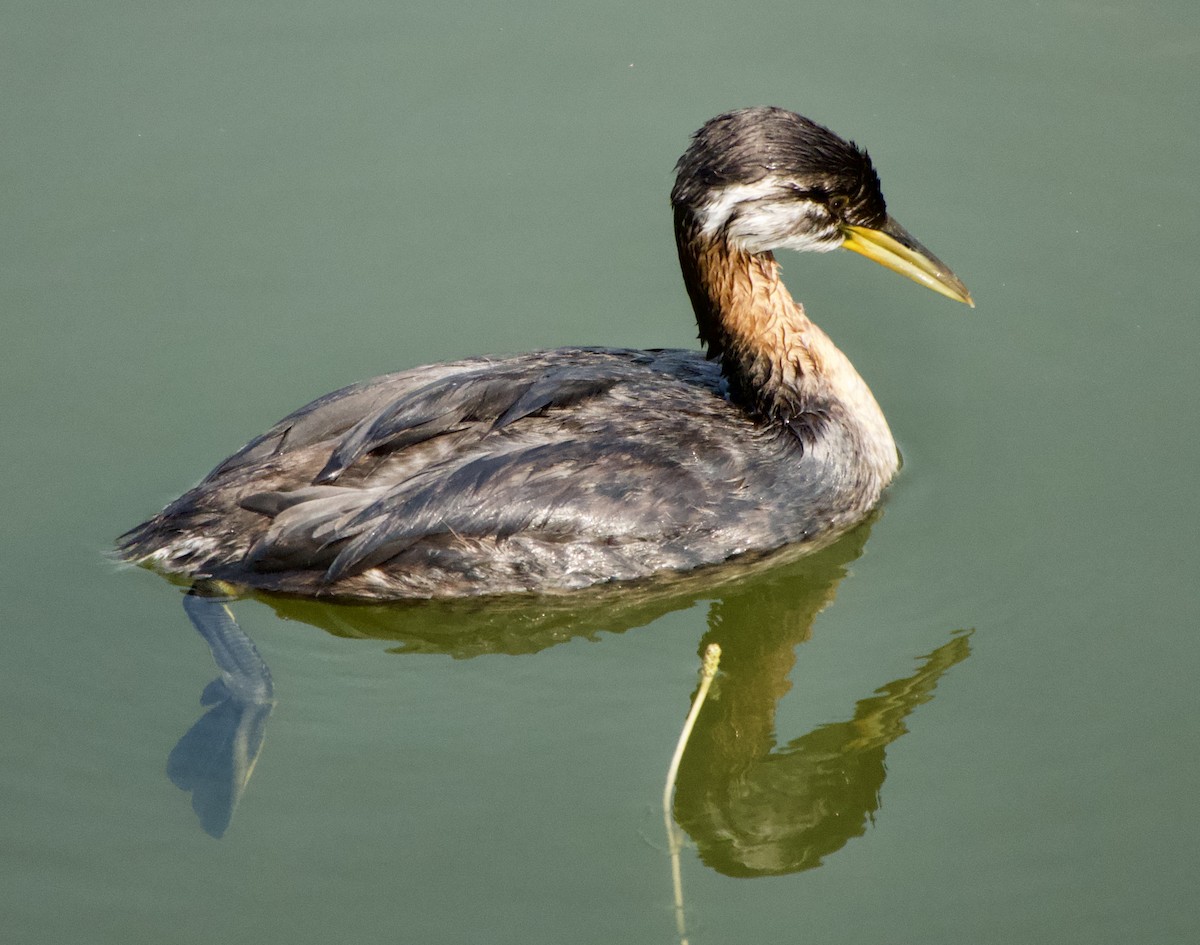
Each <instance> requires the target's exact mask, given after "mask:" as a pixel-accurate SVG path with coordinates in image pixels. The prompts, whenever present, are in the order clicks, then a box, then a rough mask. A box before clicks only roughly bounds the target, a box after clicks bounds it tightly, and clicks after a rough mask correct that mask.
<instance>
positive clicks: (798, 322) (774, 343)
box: [676, 221, 836, 423]
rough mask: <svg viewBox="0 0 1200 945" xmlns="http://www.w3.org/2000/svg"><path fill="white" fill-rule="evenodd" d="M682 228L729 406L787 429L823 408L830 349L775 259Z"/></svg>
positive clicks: (688, 268) (692, 292)
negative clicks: (786, 425) (825, 351)
mask: <svg viewBox="0 0 1200 945" xmlns="http://www.w3.org/2000/svg"><path fill="white" fill-rule="evenodd" d="M680 223H681V225H680V226H677V228H676V233H677V242H678V247H679V262H680V266H681V267H682V270H683V280H684V283H685V284H686V286H687V290H688V295H689V296H690V297H691V300H692V306H693V308H694V309H695V310H696V321H697V323H698V324H699V327H700V340H701V341H702V342H703V343H704V345H705V346H706V348H707V351H708V356H709V358H719V359H720V361H721V371H722V374H724V376H725V378H726V380H727V381H728V382H729V389H730V397H731V399H733V400H734V401H735V402H736V403H738V404H739V405H741V406H742V407H744V408H745V409H747V410H749V411H750V412H752V413H754V414H756V415H757V416H759V417H760V418H762V419H768V420H776V419H777V420H781V421H783V422H784V423H789V422H791V421H792V420H793V419H794V418H797V417H799V416H800V415H801V414H803V413H805V412H806V411H807V410H810V409H815V408H818V407H819V404H818V403H817V402H818V401H819V400H820V399H821V395H822V388H823V387H824V375H825V370H826V365H825V363H824V358H823V351H822V349H823V348H824V347H825V346H830V347H832V345H831V343H830V342H829V339H828V338H826V337H825V335H824V333H823V332H821V330H820V329H819V328H817V327H816V326H815V325H814V324H813V323H812V322H811V321H809V319H808V316H807V315H805V314H804V307H803V306H802V305H800V303H798V302H797V301H796V300H795V299H793V298H792V296H791V293H790V292H788V290H787V286H785V285H784V284H783V280H782V279H781V278H780V276H779V264H778V263H777V262H776V261H775V257H774V256H773V255H772V254H771V253H769V252H768V253H748V252H745V251H744V250H740V249H737V248H736V247H734V246H731V245H730V244H729V243H728V242H726V241H725V240H724V239H721V238H716V239H710V238H705V237H703V236H700V235H699V233H698V231H697V230H696V229H695V228H694V227H690V226H688V225H687V223H686V222H684V221H680ZM834 350H836V349H834Z"/></svg>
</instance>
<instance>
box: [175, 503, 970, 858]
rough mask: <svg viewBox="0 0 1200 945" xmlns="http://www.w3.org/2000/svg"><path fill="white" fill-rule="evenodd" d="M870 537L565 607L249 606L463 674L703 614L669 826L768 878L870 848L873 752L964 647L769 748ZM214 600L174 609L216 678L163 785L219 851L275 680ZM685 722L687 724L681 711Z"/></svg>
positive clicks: (518, 603)
mask: <svg viewBox="0 0 1200 945" xmlns="http://www.w3.org/2000/svg"><path fill="white" fill-rule="evenodd" d="M870 527H871V523H870V522H868V523H865V524H863V525H861V526H859V527H858V528H856V529H855V530H854V531H852V532H850V533H849V534H847V535H845V536H843V537H842V538H841V539H840V540H838V541H837V542H835V543H833V544H832V545H830V546H828V547H826V548H824V549H822V550H820V551H818V552H816V553H814V554H809V555H805V556H796V555H789V554H788V553H787V552H784V553H781V554H776V555H772V556H768V557H766V558H762V559H757V560H739V561H737V562H735V563H732V564H729V565H726V566H724V567H721V568H716V569H706V570H704V571H701V572H697V573H694V574H689V575H685V576H682V577H679V576H677V577H675V578H673V579H669V580H662V581H652V582H645V583H639V584H637V585H634V586H623V585H613V586H610V587H604V588H599V589H596V590H592V591H584V592H581V593H576V594H571V595H566V596H563V597H513V598H479V599H472V600H453V601H412V602H400V603H395V604H388V605H363V604H334V603H324V602H315V601H311V600H300V599H291V598H278V597H270V596H266V595H256V596H257V597H258V599H259V600H261V601H263V602H264V603H267V604H268V605H269V606H270V607H271V608H272V609H274V610H275V612H276V613H277V614H278V615H279V617H281V618H282V619H285V620H296V621H301V622H304V623H307V624H310V625H312V626H315V627H319V628H321V629H323V630H325V631H326V632H328V633H331V634H334V635H336V636H341V637H348V638H370V639H378V640H385V641H390V642H392V643H394V644H395V646H394V647H393V648H392V649H393V652H399V653H441V654H447V655H450V656H453V657H456V658H460V659H468V658H471V657H474V656H478V655H481V654H484V653H508V654H530V653H536V652H538V651H540V650H543V649H546V648H548V647H550V646H554V645H556V644H558V643H563V642H565V641H567V640H571V639H574V638H578V637H585V638H589V637H595V636H596V635H597V634H599V633H601V632H604V633H623V632H625V631H627V630H631V629H634V628H637V627H642V626H646V625H648V624H650V623H652V622H654V621H655V620H657V619H658V618H659V617H661V616H663V615H664V614H667V613H670V612H672V611H676V610H682V609H685V608H688V607H692V606H693V605H695V604H697V603H699V602H702V601H707V602H708V616H707V623H708V629H707V632H706V633H705V634H704V637H703V639H702V640H701V642H700V646H699V649H700V651H701V652H703V651H704V649H705V647H707V646H708V644H710V643H714V642H715V643H719V644H720V646H721V648H722V650H723V653H724V655H723V658H722V662H721V674H720V676H719V677H718V680H717V686H716V687H715V689H714V693H713V696H712V697H710V699H709V702H708V704H706V706H705V708H704V710H703V711H702V712H701V713H700V717H699V720H698V722H697V724H696V728H695V730H694V731H693V733H692V736H691V741H690V742H689V745H688V749H687V752H686V753H685V755H684V758H683V763H682V766H681V768H680V772H679V780H678V786H677V790H676V794H675V805H674V813H675V819H676V820H677V822H678V823H679V824H680V826H681V827H682V828H683V829H684V830H685V831H686V832H687V833H688V835H689V836H690V837H691V838H692V840H693V842H694V843H695V844H696V847H697V849H698V852H699V855H700V857H701V859H702V860H703V861H704V862H705V863H707V864H708V865H709V866H710V867H712V868H713V869H716V870H718V871H719V872H722V873H725V874H727V875H731V876H759V875H777V874H781V873H789V872H797V871H799V870H804V869H809V868H811V867H814V866H817V865H819V864H820V862H821V860H822V858H823V857H825V856H828V855H829V854H831V853H833V852H835V851H837V850H839V849H841V847H842V846H844V845H845V844H846V843H847V842H848V841H849V840H850V839H852V838H853V837H856V836H861V835H862V834H863V833H864V832H865V831H866V825H867V823H868V821H870V820H871V819H872V818H873V817H874V814H875V812H876V810H877V809H878V807H879V792H880V789H881V788H882V786H883V781H884V777H885V769H884V754H885V751H886V750H887V748H888V747H889V746H890V745H891V743H892V742H894V741H895V740H896V739H897V738H899V737H900V735H902V734H904V732H905V731H906V728H905V725H904V720H905V718H906V717H907V716H908V715H909V714H910V713H911V712H913V711H914V710H915V709H916V708H917V707H918V706H920V705H921V704H923V703H925V702H928V701H929V699H930V698H931V697H932V692H933V689H934V687H935V686H936V684H937V682H938V680H939V679H940V678H941V676H942V674H943V673H944V672H945V671H946V670H947V669H949V668H950V667H951V666H953V665H954V664H956V663H958V662H960V661H961V660H963V659H965V658H966V656H967V655H968V654H969V652H970V648H969V642H968V637H969V635H970V634H969V633H967V632H956V633H954V634H952V635H951V637H950V639H949V641H948V642H947V643H945V644H943V645H942V646H941V647H939V648H938V649H936V650H935V651H934V652H932V653H930V654H929V655H927V656H926V657H924V658H923V659H922V660H921V662H920V664H919V666H918V667H917V669H916V671H915V672H914V673H913V674H911V675H909V676H907V677H904V678H902V679H897V680H893V681H890V682H886V683H885V684H883V685H882V686H880V688H878V689H876V690H875V692H874V693H873V694H870V695H868V696H867V697H865V698H861V699H859V700H857V703H856V704H855V708H854V710H853V712H852V713H851V714H850V717H849V718H847V719H846V720H845V721H840V722H831V723H828V724H825V725H821V726H819V727H817V728H816V729H814V730H813V731H811V732H809V733H807V734H805V735H802V736H800V737H798V738H795V739H793V740H791V741H790V742H788V743H787V744H786V745H783V746H782V747H779V746H777V745H776V743H775V711H776V706H777V704H778V702H779V700H780V699H781V698H782V697H783V695H784V694H785V693H786V692H787V691H788V689H789V687H790V683H789V680H788V676H789V674H790V672H791V670H792V668H793V666H794V664H795V661H796V648H797V646H798V645H799V644H801V643H803V642H804V641H806V640H807V639H808V638H809V637H810V636H811V632H812V625H813V621H814V620H815V619H816V617H817V614H819V613H820V612H821V610H823V609H824V608H825V607H826V606H828V605H829V604H830V603H831V602H832V601H833V599H834V596H835V594H836V591H837V587H838V585H839V584H840V582H841V580H842V579H843V578H844V577H845V576H846V572H847V568H848V567H849V565H850V564H851V563H852V562H853V561H854V560H855V559H857V558H858V557H859V555H860V554H861V553H862V550H863V547H864V545H865V543H866V541H867V538H868V536H869V534H870ZM227 601H228V598H221V597H213V596H205V593H204V592H203V590H202V589H193V590H192V591H191V592H189V593H188V594H187V595H186V596H185V597H184V604H185V609H186V610H187V612H188V616H189V618H190V619H191V621H192V624H193V626H195V627H196V629H197V630H198V631H199V632H200V634H201V635H202V636H203V637H204V639H205V641H206V642H207V643H208V645H209V647H210V648H211V649H212V651H213V658H214V660H215V661H216V663H217V666H218V668H219V669H220V670H221V676H220V678H219V679H217V680H214V681H213V682H212V683H210V684H209V686H208V687H207V688H206V689H205V693H204V697H203V698H202V701H203V702H204V704H205V705H210V706H211V708H210V709H209V710H208V712H207V714H205V715H204V717H203V718H201V719H200V721H198V722H197V723H196V724H195V725H194V726H192V728H191V729H190V730H189V731H188V733H187V734H186V735H184V736H183V738H181V739H180V740H179V743H178V744H177V745H176V746H175V748H174V750H173V751H172V752H171V755H170V760H169V761H168V773H169V775H170V777H171V780H172V781H173V782H174V783H175V784H176V785H177V786H179V787H180V788H182V789H183V790H187V791H191V792H192V806H193V808H194V810H195V811H196V815H197V817H198V818H199V820H200V825H201V827H202V828H203V829H204V830H205V831H206V832H207V833H209V834H211V835H212V836H215V837H219V836H221V835H222V834H223V833H224V831H225V830H226V829H227V827H228V826H229V823H230V821H231V819H232V816H233V812H234V809H235V807H236V805H237V802H238V799H239V798H240V797H241V795H242V793H243V791H244V790H245V788H246V785H247V783H248V781H249V779H250V776H251V774H252V773H253V770H254V764H255V761H256V760H257V758H258V754H259V751H260V750H261V748H262V744H263V737H264V733H265V727H266V722H267V719H268V717H269V716H270V714H271V710H272V709H273V707H274V705H275V701H274V689H273V686H272V683H271V675H270V671H269V670H268V669H267V666H266V664H265V663H264V662H263V661H262V658H261V657H260V656H259V654H258V651H257V649H256V648H255V647H254V644H253V642H251V640H250V639H249V638H248V637H247V636H246V635H245V633H244V632H243V631H242V630H241V629H240V628H239V627H238V626H237V624H236V622H235V621H234V620H233V618H232V616H231V614H230V613H229V610H228V604H227ZM848 701H849V700H848ZM681 708H682V711H683V712H684V713H686V711H687V705H686V704H684V703H683V701H682V695H681ZM681 719H682V716H681ZM665 763H666V759H665V758H664V767H665Z"/></svg>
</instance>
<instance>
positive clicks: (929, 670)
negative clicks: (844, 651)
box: [675, 586, 969, 876]
mask: <svg viewBox="0 0 1200 945" xmlns="http://www.w3.org/2000/svg"><path fill="white" fill-rule="evenodd" d="M817 590H818V591H820V592H824V591H827V590H829V587H828V586H826V587H824V588H819V589H817ZM814 613H815V611H814ZM710 636H716V634H715V633H713V634H710ZM721 636H722V639H721V645H722V647H723V648H724V647H725V646H726V643H725V638H731V639H732V638H734V636H735V634H734V633H731V632H729V631H728V625H726V627H725V628H723V631H722V633H721ZM706 642H707V638H706ZM968 653H969V647H968V643H967V635H965V634H963V635H956V636H955V637H954V638H953V639H951V640H950V642H949V643H946V644H944V645H943V646H942V647H940V648H939V649H937V650H935V651H934V652H933V653H931V654H930V655H929V656H927V657H926V658H925V660H924V662H923V664H922V665H921V667H920V668H919V669H918V671H917V672H916V673H915V674H913V675H912V676H910V677H907V678H905V679H899V680H895V681H894V682H891V683H888V684H887V685H886V686H884V687H882V688H881V689H878V690H876V694H875V695H873V696H871V697H870V698H867V699H862V700H860V701H859V702H858V704H857V706H856V709H855V712H854V716H853V718H851V719H849V720H848V721H844V722H833V723H830V724H827V725H822V726H820V727H819V728H816V729H814V730H813V731H811V732H809V733H808V734H806V735H803V736H801V737H799V738H797V739H794V740H793V741H791V742H789V743H788V744H787V745H786V746H784V747H783V748H781V749H778V750H773V749H774V744H773V741H774V740H773V736H772V724H771V723H772V721H773V718H774V705H775V699H777V698H778V696H779V695H782V691H781V690H785V689H786V687H787V683H786V672H787V669H784V670H783V675H782V676H780V674H779V673H778V669H779V667H778V666H775V667H766V666H764V667H762V668H763V670H764V673H763V675H760V676H757V677H756V676H755V675H753V674H747V675H745V676H742V677H740V678H736V677H734V676H733V671H730V675H727V676H726V677H724V678H722V680H721V684H722V688H721V694H720V699H719V700H717V701H716V702H715V703H710V704H709V705H708V706H706V707H705V712H706V713H708V714H707V716H706V714H705V713H701V716H700V720H699V721H698V723H697V726H696V730H695V732H694V733H693V736H692V740H691V742H690V743H689V745H688V753H687V754H686V755H685V756H684V762H683V765H682V767H681V770H680V778H679V788H678V793H677V794H676V801H675V814H676V818H677V820H678V821H679V823H680V825H681V826H682V827H683V828H684V829H685V830H686V831H687V832H688V833H689V834H690V835H691V837H692V839H693V840H694V841H695V842H696V845H697V847H698V848H699V852H700V856H701V858H702V859H703V860H704V861H705V862H706V863H707V864H708V865H709V866H711V867H713V868H714V869H716V870H718V871H720V872H722V873H725V874H727V875H730V876H766V875H777V874H782V873H794V872H799V871H800V870H805V869H811V868H812V867H814V866H818V865H819V864H820V863H821V860H822V858H823V857H825V856H827V855H829V854H830V853H834V852H836V851H837V850H840V849H841V848H842V847H843V846H845V844H846V842H847V841H848V840H850V839H851V838H852V837H859V836H862V835H863V833H865V832H866V826H867V821H868V819H872V820H873V818H874V814H875V811H876V810H878V808H879V792H880V789H881V788H882V787H883V781H884V777H885V768H884V755H885V751H886V749H887V747H888V745H890V744H891V743H892V742H893V741H894V740H895V739H897V738H898V737H899V736H900V735H902V734H904V732H905V731H906V729H905V727H904V718H905V716H907V715H908V714H909V713H910V712H912V711H913V709H915V708H916V707H917V706H918V705H920V704H921V703H923V702H927V701H928V700H929V699H930V698H931V695H932V691H933V688H934V686H935V685H936V684H937V681H938V679H939V678H940V676H941V674H942V673H943V672H944V671H945V670H946V669H948V668H949V667H950V666H953V665H954V664H955V663H957V662H959V661H960V660H962V659H964V658H965V657H966V656H967V654H968ZM782 659H784V658H783V657H782V654H781V660H782ZM786 662H787V663H788V667H789V668H790V662H791V661H790V659H786ZM722 667H723V668H727V667H728V663H723V664H722ZM781 684H782V685H781ZM764 690H771V692H770V695H769V699H767V700H764V699H763V693H764ZM710 709H712V710H714V711H711V712H710V711H709V710H710Z"/></svg>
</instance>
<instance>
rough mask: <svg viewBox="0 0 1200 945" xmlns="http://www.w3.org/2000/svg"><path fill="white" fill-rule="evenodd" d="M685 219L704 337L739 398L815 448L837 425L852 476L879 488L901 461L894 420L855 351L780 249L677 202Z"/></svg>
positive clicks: (693, 293) (685, 255) (688, 269)
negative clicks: (700, 218) (800, 285)
mask: <svg viewBox="0 0 1200 945" xmlns="http://www.w3.org/2000/svg"><path fill="white" fill-rule="evenodd" d="M675 222H676V226H675V233H676V242H677V244H678V247H679V262H680V266H681V268H682V270H683V280H684V283H685V284H686V286H687V290H688V295H689V296H690V297H691V300H692V307H693V308H694V309H695V310H696V321H697V323H698V324H699V326H700V340H701V341H702V342H703V343H704V344H705V345H706V346H707V349H708V356H709V357H710V358H719V359H720V361H721V373H722V374H723V375H724V376H725V378H726V380H727V381H728V383H729V396H730V399H731V400H732V401H733V402H734V403H736V404H738V405H739V406H740V407H742V409H744V410H746V411H747V412H748V413H750V414H751V415H752V416H753V417H755V418H756V419H758V420H759V421H760V422H763V423H767V424H772V423H778V424H781V425H782V426H784V427H786V428H788V429H790V430H791V432H792V433H794V434H796V435H797V436H798V437H799V439H800V440H801V441H803V442H804V443H805V444H806V446H810V447H815V446H816V444H817V443H818V442H819V441H821V440H822V439H823V437H825V436H826V435H827V434H828V433H829V432H830V430H831V425H832V426H833V427H836V428H837V429H838V430H839V431H840V433H839V436H840V437H841V439H840V440H839V443H840V445H839V446H838V447H837V449H839V450H841V452H842V455H839V457H838V458H837V460H838V461H839V462H842V461H844V462H845V463H847V464H849V467H853V468H848V469H847V475H848V476H850V478H853V479H856V480H857V479H860V478H861V479H863V480H864V481H870V482H872V483H874V484H875V485H873V486H872V488H873V489H875V490H876V492H875V494H876V495H877V492H878V488H882V485H883V484H886V483H887V481H888V480H890V479H891V478H892V476H893V475H894V474H895V472H896V469H897V468H898V459H897V454H896V444H895V441H894V440H893V439H892V433H891V430H889V429H888V424H887V420H886V419H885V418H884V416H883V411H882V410H880V409H879V404H878V403H876V401H875V398H874V396H873V395H872V394H871V391H870V388H868V387H867V385H866V382H864V381H863V379H862V378H861V377H859V375H858V372H857V371H856V370H855V369H854V365H852V364H851V363H850V360H849V358H847V357H846V356H845V355H844V354H843V353H842V352H841V351H840V350H838V348H837V346H836V345H835V344H834V343H833V342H832V341H830V340H829V336H828V335H826V334H825V333H824V332H823V331H822V330H821V329H820V328H819V327H818V326H817V325H816V324H815V323H813V322H812V321H810V320H809V318H808V316H807V315H806V314H805V313H804V307H803V306H802V305H801V304H800V303H799V302H797V301H796V300H795V299H793V298H792V296H791V293H790V292H788V290H787V287H786V286H785V285H784V284H783V280H782V279H781V278H780V276H779V264H778V263H777V262H776V261H775V257H774V256H773V255H772V254H771V253H769V252H761V253H750V252H746V251H745V250H742V249H738V248H737V247H735V246H732V245H731V244H730V243H729V242H728V241H727V240H725V239H724V238H723V237H721V236H719V235H718V236H715V237H710V236H705V235H704V234H703V233H702V232H701V230H700V227H699V226H698V225H697V224H696V223H695V220H694V218H693V217H691V215H690V214H689V213H688V211H686V210H683V209H679V208H677V210H676V221H675ZM872 501H874V499H872Z"/></svg>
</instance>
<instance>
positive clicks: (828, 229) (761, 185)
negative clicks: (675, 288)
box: [697, 177, 842, 253]
mask: <svg viewBox="0 0 1200 945" xmlns="http://www.w3.org/2000/svg"><path fill="white" fill-rule="evenodd" d="M697 215H698V217H699V220H700V232H701V234H703V235H704V236H706V237H708V238H709V239H712V238H714V237H717V236H724V237H725V239H727V240H729V242H730V243H732V244H733V245H734V246H736V247H738V248H739V249H742V250H745V251H746V252H748V253H762V252H766V251H767V250H771V249H794V250H796V251H798V252H818V253H826V252H829V251H830V250H834V249H837V248H838V247H839V246H841V245H842V239H841V235H840V234H839V232H838V229H837V227H836V225H834V223H833V221H832V220H831V219H830V216H829V211H828V210H826V209H825V207H823V206H822V205H821V204H819V203H816V202H815V201H812V200H804V199H802V198H799V197H797V196H796V194H795V193H794V192H793V191H792V190H791V189H789V187H788V186H787V184H786V183H785V182H784V181H783V180H782V179H780V178H778V177H764V178H763V179H762V180H758V181H755V182H754V183H753V184H731V185H729V186H728V187H722V188H721V189H720V190H718V191H714V193H713V195H712V198H711V199H710V200H709V201H708V202H707V203H706V204H704V205H703V206H702V207H700V208H699V211H698V214H697Z"/></svg>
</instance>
